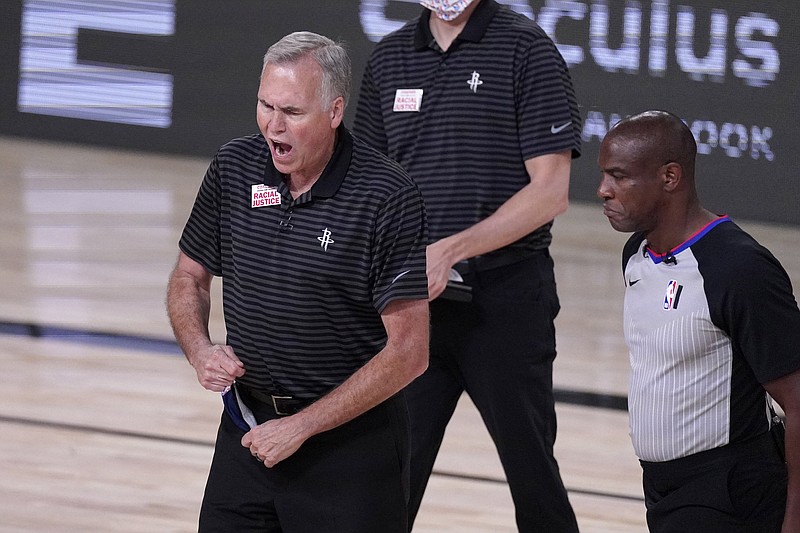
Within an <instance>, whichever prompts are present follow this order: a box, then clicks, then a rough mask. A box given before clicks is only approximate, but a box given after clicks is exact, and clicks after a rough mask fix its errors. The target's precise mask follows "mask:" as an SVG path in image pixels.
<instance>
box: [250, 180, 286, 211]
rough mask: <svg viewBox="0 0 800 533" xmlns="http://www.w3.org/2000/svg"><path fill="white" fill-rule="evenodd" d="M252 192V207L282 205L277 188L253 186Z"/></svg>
mask: <svg viewBox="0 0 800 533" xmlns="http://www.w3.org/2000/svg"><path fill="white" fill-rule="evenodd" d="M251 190H252V192H251V194H250V207H266V206H269V205H281V193H279V192H278V189H276V188H275V187H270V186H268V185H264V184H263V183H259V184H258V185H253V186H252V188H251Z"/></svg>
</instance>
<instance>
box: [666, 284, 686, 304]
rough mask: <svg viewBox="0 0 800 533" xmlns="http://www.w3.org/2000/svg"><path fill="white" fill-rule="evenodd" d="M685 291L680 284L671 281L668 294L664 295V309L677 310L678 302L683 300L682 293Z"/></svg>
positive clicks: (668, 285)
mask: <svg viewBox="0 0 800 533" xmlns="http://www.w3.org/2000/svg"><path fill="white" fill-rule="evenodd" d="M682 290H683V285H678V282H677V281H675V280H674V279H671V280H669V283H667V293H666V294H665V295H664V309H666V310H670V309H677V308H678V300H680V299H681V291H682Z"/></svg>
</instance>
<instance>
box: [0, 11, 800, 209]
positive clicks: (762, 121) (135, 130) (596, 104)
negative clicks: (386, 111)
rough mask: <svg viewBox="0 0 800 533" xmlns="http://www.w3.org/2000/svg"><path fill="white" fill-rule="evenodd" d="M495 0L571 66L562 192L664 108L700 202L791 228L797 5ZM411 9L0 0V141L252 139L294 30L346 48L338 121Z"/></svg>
mask: <svg viewBox="0 0 800 533" xmlns="http://www.w3.org/2000/svg"><path fill="white" fill-rule="evenodd" d="M502 3H505V4H507V5H508V6H509V7H511V8H512V9H515V10H517V11H519V12H520V13H523V14H525V15H526V16H528V17H530V18H532V19H534V20H536V21H537V22H538V23H539V25H540V26H542V28H544V30H545V31H546V32H547V33H548V34H549V35H550V36H551V37H552V38H553V39H554V40H555V41H556V43H557V44H558V47H559V49H560V50H561V53H562V55H563V56H564V58H565V59H566V60H567V62H568V63H569V65H570V69H571V72H572V76H573V81H574V83H575V87H576V91H577V93H578V97H579V100H580V103H581V108H582V117H583V119H584V121H585V122H584V124H583V140H584V155H583V157H582V158H581V159H579V160H577V161H576V162H575V164H574V172H573V180H572V197H573V199H575V200H585V201H593V200H594V190H595V187H596V183H597V179H598V171H597V170H596V157H597V149H598V146H599V142H600V140H601V139H602V137H603V135H605V133H606V131H607V130H608V128H609V127H610V126H611V125H612V124H613V123H614V122H615V121H617V120H619V118H620V117H624V116H626V115H629V114H632V113H636V112H638V111H642V110H645V109H650V108H659V109H666V110H669V111H672V112H674V113H676V114H678V115H679V116H681V117H682V118H683V119H684V120H685V121H686V123H687V124H688V125H689V126H690V127H691V129H692V131H693V132H694V134H695V137H696V138H697V141H698V147H699V151H700V156H699V161H698V173H699V175H700V192H701V196H702V197H703V200H704V202H705V203H706V205H708V206H709V207H710V208H713V209H716V210H717V211H719V212H726V213H729V214H731V215H734V216H736V217H741V218H750V219H758V220H765V221H773V222H783V223H793V224H800V179H798V177H797V167H798V165H797V163H798V157H797V156H796V153H797V150H796V149H795V148H794V144H795V143H794V142H793V141H796V140H797V133H798V127H797V124H798V119H799V118H800V117H798V115H799V113H798V91H800V59H799V57H798V56H799V55H800V38H799V35H800V15H799V13H800V10H798V9H797V6H796V3H795V2H794V0H782V1H760V2H754V1H744V0H736V1H731V0H704V1H696V0H695V1H670V0H655V1H650V2H647V1H632V0H629V1H606V0H595V1H576V0H545V1H530V2H526V1H521V0H505V1H503V2H502ZM420 9H421V8H420V6H419V5H418V4H417V3H416V2H415V1H410V0H405V1H402V0H361V1H355V0H349V1H345V0H335V1H319V0H316V1H312V0H241V1H237V0H230V1H220V0H125V1H123V0H107V1H102V0H92V1H90V0H76V1H56V0H23V1H19V0H4V1H3V3H2V6H0V66H1V67H2V76H0V134H4V135H18V136H24V137H31V138H40V139H49V140H59V141H69V142H75V143H88V144H96V145H101V146H114V147H123V148H129V149H134V150H147V151H158V152H168V153H178V154H191V155H199V156H208V157H210V156H211V155H212V154H213V153H214V151H215V150H216V148H217V147H218V146H219V145H220V144H222V143H224V142H225V141H227V140H228V139H230V138H232V137H235V136H239V135H243V134H247V133H252V132H254V131H256V125H255V115H254V114H255V103H256V98H255V94H256V89H257V85H258V75H259V72H260V67H261V58H262V56H263V54H264V52H265V51H266V48H267V46H268V45H269V44H271V43H272V42H274V41H276V40H277V39H279V38H280V37H282V36H283V35H285V34H286V33H289V32H291V31H295V30H301V29H305V30H311V31H316V32H319V33H323V34H325V35H328V36H329V37H332V38H334V39H338V40H342V41H344V42H345V43H346V44H347V46H348V49H349V50H350V52H351V56H352V58H353V67H354V78H355V80H354V81H355V83H354V85H355V89H356V90H355V91H354V95H353V102H351V105H350V109H349V111H348V114H347V119H348V121H349V120H350V119H351V118H352V112H353V109H354V107H355V106H354V104H355V99H356V98H357V94H358V93H357V88H358V84H359V81H360V77H361V69H362V68H363V65H364V62H365V61H366V58H367V56H368V54H369V51H370V50H371V48H372V46H373V45H374V43H375V42H376V41H377V40H378V39H380V37H381V36H382V35H385V34H386V33H387V32H389V31H392V30H393V29H395V28H398V27H399V26H400V25H402V24H403V23H404V22H405V21H406V20H408V19H409V18H411V17H413V16H414V15H415V14H416V13H417V12H419V10H420ZM468 77H469V73H468V74H467V77H466V78H465V83H466V82H467V81H468ZM486 142H487V143H491V142H492V138H491V134H487V139H486Z"/></svg>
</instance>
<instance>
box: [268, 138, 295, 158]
mask: <svg viewBox="0 0 800 533" xmlns="http://www.w3.org/2000/svg"><path fill="white" fill-rule="evenodd" d="M272 149H273V151H274V152H275V155H277V156H278V157H283V156H285V155H287V154H288V153H289V152H291V151H292V145H291V144H286V143H283V142H279V141H275V140H273V141H272Z"/></svg>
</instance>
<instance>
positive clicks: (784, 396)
mask: <svg viewBox="0 0 800 533" xmlns="http://www.w3.org/2000/svg"><path fill="white" fill-rule="evenodd" d="M764 388H765V389H766V390H767V392H768V393H769V395H770V396H772V397H773V398H774V399H775V401H777V402H778V404H779V405H780V406H781V408H782V409H783V412H784V413H785V414H786V466H787V469H788V471H789V486H788V489H787V494H786V514H785V516H784V520H783V528H782V529H781V533H798V532H800V370H798V371H796V372H793V373H791V374H789V375H786V376H783V377H781V378H778V379H775V380H773V381H770V382H768V383H765V384H764Z"/></svg>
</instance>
